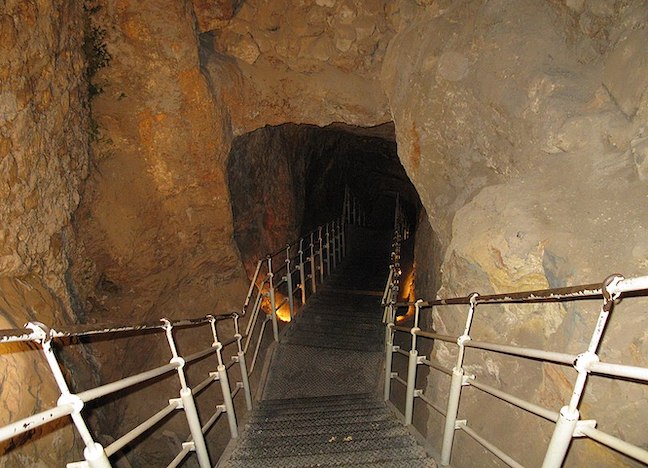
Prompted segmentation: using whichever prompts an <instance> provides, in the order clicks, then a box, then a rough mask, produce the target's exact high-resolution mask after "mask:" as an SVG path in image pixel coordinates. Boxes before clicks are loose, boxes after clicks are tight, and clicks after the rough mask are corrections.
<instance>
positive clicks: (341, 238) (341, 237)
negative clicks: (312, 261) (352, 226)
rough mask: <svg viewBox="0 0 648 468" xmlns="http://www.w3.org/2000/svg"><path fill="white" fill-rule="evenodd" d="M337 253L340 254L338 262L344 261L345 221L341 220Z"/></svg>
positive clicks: (339, 221) (339, 222)
mask: <svg viewBox="0 0 648 468" xmlns="http://www.w3.org/2000/svg"><path fill="white" fill-rule="evenodd" d="M337 235H338V238H337V253H338V262H341V261H342V251H343V250H344V220H343V219H342V218H340V219H339V220H338V230H337Z"/></svg>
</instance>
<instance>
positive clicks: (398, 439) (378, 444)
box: [232, 434, 418, 460]
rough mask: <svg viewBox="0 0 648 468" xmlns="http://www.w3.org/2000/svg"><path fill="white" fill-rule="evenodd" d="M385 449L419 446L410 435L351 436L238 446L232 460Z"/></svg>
mask: <svg viewBox="0 0 648 468" xmlns="http://www.w3.org/2000/svg"><path fill="white" fill-rule="evenodd" d="M385 447H389V448H390V449H405V448H412V447H418V446H417V444H416V442H415V441H414V440H413V439H412V438H411V437H410V435H409V434H408V435H399V436H393V437H378V438H373V439H360V440H354V439H352V438H350V436H349V437H346V438H343V439H335V440H333V441H332V442H331V441H327V442H324V443H319V444H307V445H296V444H288V445H270V446H261V447H256V446H254V445H248V446H238V447H236V449H235V450H234V453H233V455H232V458H235V459H238V460H253V459H258V458H278V457H298V456H307V455H308V456H316V455H325V454H341V453H350V452H364V451H367V450H380V449H382V448H385Z"/></svg>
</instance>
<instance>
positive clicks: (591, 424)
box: [573, 419, 596, 437]
mask: <svg viewBox="0 0 648 468" xmlns="http://www.w3.org/2000/svg"><path fill="white" fill-rule="evenodd" d="M595 427H596V419H583V420H581V421H578V422H577V423H576V427H575V428H574V434H573V437H586V435H585V434H583V432H581V431H582V429H583V428H588V429H594V428H595Z"/></svg>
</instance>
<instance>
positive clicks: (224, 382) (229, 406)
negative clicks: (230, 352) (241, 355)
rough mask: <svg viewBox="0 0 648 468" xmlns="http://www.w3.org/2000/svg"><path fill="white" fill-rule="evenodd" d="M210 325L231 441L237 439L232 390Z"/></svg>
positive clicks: (220, 351) (215, 334) (216, 339)
mask: <svg viewBox="0 0 648 468" xmlns="http://www.w3.org/2000/svg"><path fill="white" fill-rule="evenodd" d="M212 318H213V317H212ZM210 325H211V330H212V336H213V338H214V342H213V343H212V347H214V348H216V358H217V359H218V367H217V368H216V369H217V371H218V381H219V382H220V385H221V394H222V395H223V406H225V413H226V414H227V422H228V424H229V428H230V434H231V436H232V439H236V438H237V437H238V425H237V424H236V413H235V412H234V402H233V401H232V389H231V388H230V384H229V378H228V377H227V367H225V364H223V354H222V352H223V351H222V350H223V345H222V343H221V342H220V341H219V339H218V334H217V333H216V321H215V320H210ZM201 433H202V432H201Z"/></svg>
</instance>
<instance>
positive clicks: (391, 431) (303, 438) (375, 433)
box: [238, 424, 409, 448]
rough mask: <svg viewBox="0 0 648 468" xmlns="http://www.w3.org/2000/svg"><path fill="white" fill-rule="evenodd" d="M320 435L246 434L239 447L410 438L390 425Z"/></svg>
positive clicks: (398, 426)
mask: <svg viewBox="0 0 648 468" xmlns="http://www.w3.org/2000/svg"><path fill="white" fill-rule="evenodd" d="M319 432H320V433H318V434H311V433H307V434H281V435H268V434H266V433H265V432H264V431H259V432H257V433H251V432H250V433H244V434H242V438H241V441H240V443H239V444H238V446H239V447H254V448H260V447H280V446H284V445H314V444H323V443H332V442H340V441H343V440H345V439H349V438H350V440H356V441H357V440H368V439H376V438H377V437H396V436H409V432H408V431H407V429H405V428H404V427H403V426H401V425H389V426H385V427H383V428H380V429H374V428H372V427H369V428H368V427H367V425H366V424H364V425H363V424H358V425H357V427H356V426H352V425H348V426H346V427H343V428H339V427H329V428H327V429H326V430H325V431H319Z"/></svg>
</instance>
